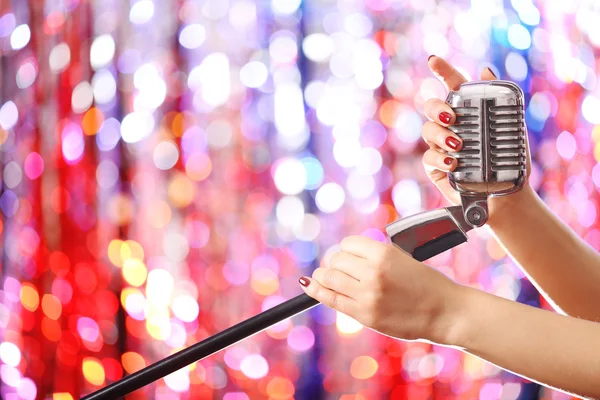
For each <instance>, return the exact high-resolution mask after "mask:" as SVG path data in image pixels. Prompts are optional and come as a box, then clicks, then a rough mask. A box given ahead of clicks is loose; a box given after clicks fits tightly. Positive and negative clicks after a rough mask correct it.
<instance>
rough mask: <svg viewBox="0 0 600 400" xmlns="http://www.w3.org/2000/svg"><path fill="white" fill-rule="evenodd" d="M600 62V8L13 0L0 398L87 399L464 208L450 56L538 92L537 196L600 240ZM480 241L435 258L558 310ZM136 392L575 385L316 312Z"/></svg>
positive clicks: (228, 394)
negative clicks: (436, 122)
mask: <svg viewBox="0 0 600 400" xmlns="http://www.w3.org/2000/svg"><path fill="white" fill-rule="evenodd" d="M599 48H600V7H599V5H598V3H597V2H593V1H583V0H582V1H564V0H552V1H544V2H535V3H532V2H531V1H529V0H513V1H512V2H511V1H506V2H502V1H497V0H496V1H487V0H473V1H471V2H468V1H435V0H364V1H363V0H348V1H342V0H338V1H333V0H305V1H303V2H300V0H269V1H266V0H265V1H252V0H187V1H185V0H131V1H123V0H45V1H43V0H29V2H28V1H26V0H3V1H2V2H1V3H0V71H1V87H0V162H1V164H2V191H1V197H0V208H1V216H2V219H1V224H0V230H1V232H2V241H1V246H2V253H1V254H2V258H1V263H2V280H1V283H0V332H1V344H0V360H1V366H0V378H1V393H0V394H1V396H2V398H4V399H6V400H14V399H26V400H31V399H34V398H37V399H54V400H70V399H76V398H79V397H80V396H81V395H83V394H85V393H89V392H91V391H93V390H96V389H98V388H99V387H101V386H103V385H105V384H108V383H111V382H113V381H115V380H117V379H119V378H121V377H122V376H124V374H128V373H132V372H134V371H136V370H138V369H140V368H142V367H144V366H145V365H148V364H149V363H152V362H155V361H157V360H159V359H161V358H163V357H165V356H167V355H169V354H170V353H173V352H176V351H178V350H180V349H181V348H183V347H185V346H188V345H191V344H193V343H195V342H197V341H199V340H202V339H204V338H206V337H208V336H210V335H212V334H214V333H216V332H218V331H221V330H223V329H225V328H227V327H229V326H231V325H233V324H235V323H237V322H239V321H241V320H243V319H246V318H248V317H250V316H252V315H255V314H257V313H258V312H260V311H262V310H265V309H267V308H269V307H272V306H274V305H276V304H278V303H279V302H281V301H283V300H285V299H288V298H291V297H293V296H296V295H298V294H300V293H301V290H300V288H299V286H298V283H297V279H298V278H299V277H300V276H301V275H310V273H311V271H312V270H313V269H314V268H315V267H316V266H317V265H318V263H319V262H320V260H321V259H322V258H323V257H327V256H328V255H330V254H332V252H334V251H335V250H336V244H337V243H338V242H339V240H341V239H342V238H343V237H344V236H346V235H348V234H365V235H369V236H371V237H374V238H378V239H380V240H385V238H384V234H383V227H384V226H385V224H387V223H389V222H391V221H393V220H395V219H396V218H398V217H399V216H400V217H402V216H407V215H410V214H413V213H416V212H419V211H424V210H429V209H434V208H438V207H442V206H445V205H447V204H446V203H445V201H444V199H442V198H441V196H440V195H439V193H438V192H437V191H436V190H435V188H434V187H433V186H432V185H431V184H430V183H429V182H428V180H427V178H426V176H425V174H424V171H423V168H422V166H421V161H420V159H421V154H422V152H423V151H424V150H425V149H424V143H423V141H422V140H421V139H420V130H421V125H422V123H423V122H424V117H423V114H422V107H423V103H424V102H425V101H426V100H427V99H429V98H431V97H439V98H444V97H445V92H444V88H443V86H442V85H441V83H439V82H438V80H437V79H436V78H435V77H433V76H431V75H430V73H429V71H428V69H427V66H426V60H427V57H428V56H429V55H430V54H436V55H438V56H443V57H447V59H449V60H450V61H451V62H452V63H453V64H455V65H456V66H457V68H458V69H459V70H460V71H461V72H463V73H464V74H465V75H466V76H468V77H469V78H477V77H478V75H479V72H480V71H481V70H482V69H483V68H485V67H488V66H489V67H491V68H492V70H493V71H494V72H495V73H496V75H498V76H499V77H501V78H504V79H510V80H513V81H515V82H517V83H518V84H519V85H521V86H522V87H523V89H524V91H525V93H526V100H527V115H526V120H527V124H528V126H529V133H530V143H531V147H532V152H533V157H534V171H533V176H532V181H533V185H534V186H535V188H536V189H537V190H538V191H539V193H540V194H541V195H542V196H543V198H544V199H545V201H546V202H547V203H548V204H549V205H550V207H552V209H553V210H554V211H555V212H557V213H558V214H559V215H560V217H561V218H563V219H564V220H565V221H567V222H568V223H569V224H570V226H571V227H573V228H574V229H575V230H576V231H577V233H578V234H580V235H581V236H583V237H585V239H586V240H587V241H588V242H590V243H591V244H592V245H593V246H595V247H596V248H599V247H600V231H598V229H597V228H598V221H597V214H598V211H597V210H598V195H597V190H598V189H597V187H600V166H599V165H600V164H597V162H598V161H599V160H600V144H599V145H596V143H597V142H598V141H600V112H599V111H600V93H599V88H600V87H599V85H598V82H597V73H596V71H598V62H599V58H598V54H599V53H600V51H599ZM470 237H471V239H470V241H469V243H468V244H465V245H462V246H460V247H458V248H455V249H453V250H451V251H448V252H446V253H444V254H442V255H439V256H437V257H436V258H435V259H433V260H431V261H430V264H431V265H433V266H435V267H437V268H440V269H441V270H443V271H444V272H445V273H447V274H449V275H451V276H453V277H454V278H455V279H456V280H458V281H459V282H461V283H464V284H470V285H473V286H478V287H481V288H483V289H485V290H488V291H490V292H493V293H496V294H498V295H500V296H504V297H508V298H510V299H515V300H518V301H522V302H525V303H529V304H533V305H536V306H541V307H548V305H547V304H546V303H544V302H543V299H541V298H540V296H539V294H538V293H537V292H536V291H535V289H534V288H533V287H532V285H531V284H530V283H529V282H528V281H527V279H526V278H525V277H524V276H523V274H522V273H521V272H520V271H519V270H518V269H517V268H516V266H515V265H514V263H512V262H511V261H510V260H509V259H508V258H507V257H506V254H505V253H504V252H503V250H502V249H501V247H500V246H499V245H498V243H496V242H495V240H494V239H493V238H492V237H491V236H490V234H489V232H488V231H487V230H486V229H480V230H477V231H475V232H472V233H471V234H470ZM546 362H552V361H551V360H547V361H546ZM130 398H132V399H145V398H147V399H151V398H156V399H169V400H170V399H192V398H193V399H225V400H247V399H263V398H265V399H266V398H269V399H290V398H297V399H340V400H359V399H363V400H366V399H429V398H435V399H486V400H487V399H499V398H502V399H507V400H509V399H533V398H547V399H566V398H569V396H567V395H564V394H561V393H558V392H554V391H550V390H543V389H541V388H540V387H539V386H537V385H535V384H532V383H529V382H527V381H525V380H523V379H521V378H519V377H517V376H514V375H511V374H509V373H507V372H503V371H501V370H500V369H499V368H496V367H495V366H493V365H490V364H487V363H485V362H483V361H481V360H479V359H477V358H475V357H471V356H465V355H463V354H461V353H459V352H458V351H456V350H453V349H448V348H443V347H439V346H432V345H429V344H422V343H404V342H401V341H397V340H392V339H390V338H387V337H384V336H382V335H379V334H376V333H374V332H373V331H371V330H369V329H366V328H364V327H362V326H361V325H360V324H358V323H356V322H355V321H353V320H351V319H349V318H348V317H345V316H344V315H339V314H337V315H336V313H335V312H334V311H332V310H330V309H328V308H326V307H324V306H319V307H316V308H315V309H313V310H311V311H310V312H307V313H305V314H302V315H299V316H296V317H294V318H293V319H291V320H288V321H285V322H283V323H281V324H279V325H277V326H275V327H273V328H271V329H269V330H267V331H265V332H263V333H261V334H259V335H255V336H254V337H252V338H250V339H248V340H246V341H244V342H242V343H239V344H237V345H235V346H233V347H231V348H229V349H227V350H226V351H223V352H221V353H219V354H217V355H215V356H213V357H210V358H209V359H206V360H203V361H201V362H198V363H196V364H194V365H192V366H190V367H189V368H185V369H183V370H181V371H178V372H176V373H174V374H172V375H170V376H168V377H166V378H165V379H161V380H160V381H158V382H157V383H155V384H153V385H150V386H148V387H147V388H145V389H144V390H140V391H138V392H137V393H136V394H134V395H132V396H131V397H130Z"/></svg>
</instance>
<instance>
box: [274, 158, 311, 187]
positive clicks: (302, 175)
mask: <svg viewBox="0 0 600 400" xmlns="http://www.w3.org/2000/svg"><path fill="white" fill-rule="evenodd" d="M273 179H274V181H275V186H276V187H277V189H278V190H279V191H280V192H281V193H283V194H287V195H294V194H298V193H300V192H302V191H303V190H304V188H305V186H306V168H305V167H304V164H302V162H301V161H300V160H298V159H295V158H283V159H281V160H279V161H278V162H277V163H276V164H275V172H274V174H273Z"/></svg>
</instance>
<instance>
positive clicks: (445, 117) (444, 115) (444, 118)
mask: <svg viewBox="0 0 600 400" xmlns="http://www.w3.org/2000/svg"><path fill="white" fill-rule="evenodd" d="M438 118H439V119H440V121H442V122H443V123H445V124H449V123H450V120H451V119H452V114H450V113H449V112H446V111H442V112H441V113H440V115H438Z"/></svg>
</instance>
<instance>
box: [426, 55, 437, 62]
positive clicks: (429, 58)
mask: <svg viewBox="0 0 600 400" xmlns="http://www.w3.org/2000/svg"><path fill="white" fill-rule="evenodd" d="M431 57H435V54H432V55H430V56H429V57H427V61H429V60H431Z"/></svg>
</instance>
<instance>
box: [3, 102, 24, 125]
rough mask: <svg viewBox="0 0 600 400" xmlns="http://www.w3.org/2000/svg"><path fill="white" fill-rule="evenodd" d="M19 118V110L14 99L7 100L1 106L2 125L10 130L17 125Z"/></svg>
mask: <svg viewBox="0 0 600 400" xmlns="http://www.w3.org/2000/svg"><path fill="white" fill-rule="evenodd" d="M18 120H19V110H18V109H17V106H16V104H15V103H13V102H12V101H7V102H6V103H4V104H3V105H2V107H1V108H0V127H2V129H4V130H9V129H11V128H12V127H13V126H15V125H16V123H17V121H18Z"/></svg>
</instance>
